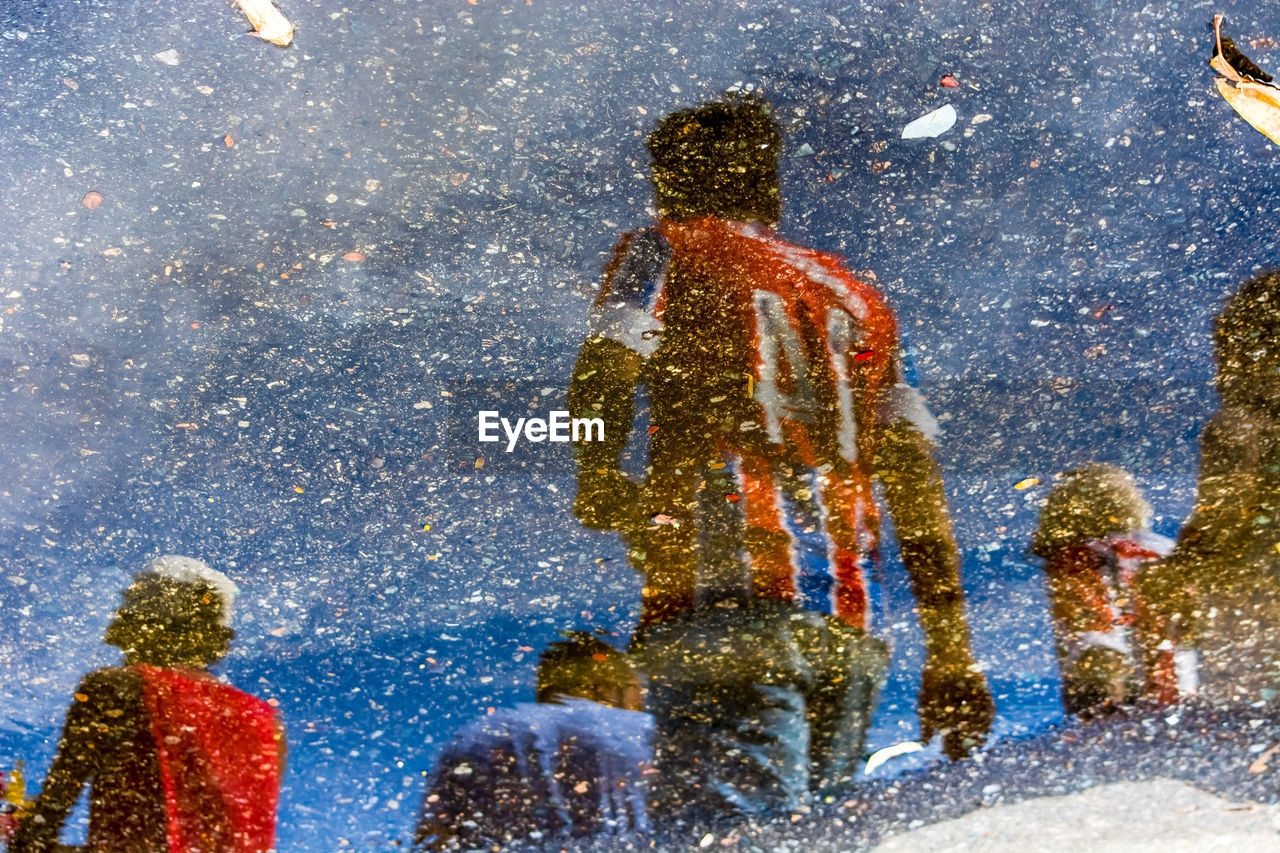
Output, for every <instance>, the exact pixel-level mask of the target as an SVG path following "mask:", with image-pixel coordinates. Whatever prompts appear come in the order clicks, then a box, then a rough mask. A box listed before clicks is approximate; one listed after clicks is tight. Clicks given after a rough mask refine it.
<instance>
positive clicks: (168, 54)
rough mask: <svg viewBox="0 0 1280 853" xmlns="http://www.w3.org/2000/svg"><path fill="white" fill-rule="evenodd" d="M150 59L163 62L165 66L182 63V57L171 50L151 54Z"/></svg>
mask: <svg viewBox="0 0 1280 853" xmlns="http://www.w3.org/2000/svg"><path fill="white" fill-rule="evenodd" d="M151 58H152V59H155V60H157V61H159V62H163V63H164V64H165V65H177V64H178V63H179V62H181V61H182V55H181V54H180V53H178V52H177V51H176V50H174V49H173V48H169V49H168V50H162V51H160V52H158V53H153V54H151Z"/></svg>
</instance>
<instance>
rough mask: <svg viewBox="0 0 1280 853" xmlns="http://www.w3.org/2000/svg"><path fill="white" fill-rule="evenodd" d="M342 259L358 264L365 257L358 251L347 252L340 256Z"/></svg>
mask: <svg viewBox="0 0 1280 853" xmlns="http://www.w3.org/2000/svg"><path fill="white" fill-rule="evenodd" d="M342 259H343V260H344V261H350V262H351V263H353V264H358V263H360V262H361V261H364V260H367V258H366V257H365V256H364V255H362V254H360V253H359V252H347V253H346V254H345V255H343V256H342Z"/></svg>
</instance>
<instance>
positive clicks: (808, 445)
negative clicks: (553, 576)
mask: <svg viewBox="0 0 1280 853" xmlns="http://www.w3.org/2000/svg"><path fill="white" fill-rule="evenodd" d="M780 145H781V136H780V134H779V131H778V128H777V125H776V124H775V122H774V120H773V119H772V117H771V116H770V114H769V107H768V105H767V104H766V103H764V102H763V101H762V100H760V99H758V98H746V97H739V98H735V99H733V100H726V101H724V102H716V103H710V104H705V105H703V106H700V107H696V108H693V109H689V110H685V111H682V112H678V113H675V114H673V115H671V116H668V117H667V118H666V119H664V120H663V121H662V122H660V123H659V125H658V127H657V129H656V130H655V131H654V132H653V133H652V134H651V135H650V137H649V139H648V147H649V151H650V153H651V155H652V156H653V180H654V185H655V188H656V190H657V202H658V209H659V214H660V216H659V219H658V221H657V223H656V224H654V225H652V226H650V227H647V228H643V229H640V230H638V231H635V232H632V233H630V234H628V235H627V236H626V237H624V238H623V240H622V241H621V243H619V245H618V247H617V249H616V250H615V252H614V255H613V259H612V261H611V262H610V264H609V266H608V268H607V269H606V273H605V281H604V284H603V287H602V288H601V292H600V296H599V298H598V299H597V301H596V305H595V309H594V311H593V315H592V320H591V323H592V336H591V338H590V339H589V340H588V341H587V343H586V344H585V345H584V346H583V349H582V352H581V354H580V356H579V359H578V362H577V365H576V366H575V369H574V380H573V384H572V387H571V389H570V399H569V404H570V408H571V410H572V414H573V415H574V416H575V417H579V416H588V417H602V418H604V420H605V425H606V426H605V440H604V441H603V442H593V443H582V444H580V445H579V447H578V459H579V466H580V467H579V489H578V498H577V502H576V504H575V511H576V513H577V514H578V516H579V517H580V518H581V519H582V521H583V523H584V524H586V525H588V526H590V527H594V528H597V529H602V530H617V531H619V532H620V533H621V534H622V536H623V538H624V540H625V541H626V544H627V546H628V551H629V555H630V559H631V562H632V565H633V566H635V567H636V568H637V569H638V570H639V571H641V572H642V573H643V575H644V578H645V586H644V591H643V608H642V613H641V620H640V627H639V630H638V634H637V642H636V646H637V650H638V651H640V652H641V653H642V656H643V658H644V660H645V665H646V668H647V670H648V672H649V676H650V690H651V697H650V709H651V710H652V711H653V712H654V714H655V718H656V726H657V730H656V735H655V739H656V741H657V755H656V761H657V764H658V766H659V768H660V769H661V770H662V771H663V776H662V779H661V785H662V786H664V787H665V789H666V794H665V797H663V796H660V797H659V800H660V804H659V807H660V808H662V806H663V805H664V804H663V803H662V802H661V801H662V800H663V799H665V800H666V801H667V804H669V805H673V806H681V805H684V806H694V805H699V807H700V808H709V809H711V810H713V811H715V810H718V811H721V812H723V811H724V810H726V809H727V810H740V811H755V810H758V809H762V808H769V807H778V806H782V807H786V806H790V805H793V804H795V803H796V802H797V801H798V800H799V799H800V798H801V797H802V796H803V795H804V794H805V793H806V792H807V790H820V789H823V788H825V787H827V786H828V785H832V784H838V783H840V782H841V781H847V780H848V778H849V777H850V775H851V774H852V772H853V770H854V767H855V765H856V762H857V761H859V760H860V759H861V757H862V756H861V752H862V744H863V735H864V733H865V730H866V726H867V722H868V717H869V714H870V711H871V708H872V706H873V703H874V696H875V692H876V690H877V689H878V686H879V683H880V680H881V675H882V672H883V667H884V658H885V654H884V651H883V646H882V645H881V644H879V643H878V642H877V641H875V640H872V639H870V638H868V637H866V636H865V635H864V633H863V630H864V629H865V627H866V610H867V597H866V586H865V572H866V570H867V568H868V567H869V566H870V564H871V563H872V562H873V561H874V560H875V558H876V548H877V535H878V527H879V524H878V516H877V510H876V505H875V502H874V500H873V496H872V484H871V481H872V477H876V478H878V479H879V480H880V481H881V483H882V485H883V488H884V495H885V499H886V502H887V504H888V506H889V510H890V512H891V513H892V515H893V518H894V521H895V524H896V527H897V531H898V538H899V541H900V544H901V550H902V553H903V560H904V563H905V564H906V568H907V571H908V572H909V573H910V575H911V579H912V585H913V590H914V593H915V596H916V599H917V602H918V604H919V611H920V615H921V621H922V622H923V625H924V630H925V638H926V646H927V660H926V664H925V671H924V677H923V684H922V687H921V691H920V717H921V724H922V731H923V735H924V737H925V738H929V737H931V735H932V733H933V732H935V731H938V732H945V733H946V748H947V752H948V754H949V755H951V756H952V757H959V756H961V755H963V754H964V753H965V752H966V750H967V749H968V748H969V747H971V746H973V745H974V744H975V743H977V742H978V741H980V740H981V738H982V736H983V735H984V734H985V732H986V731H987V729H988V728H989V725H990V720H991V716H992V713H993V712H992V705H991V698H990V694H989V693H988V691H987V687H986V684H985V681H984V679H983V677H982V676H981V674H979V673H978V672H977V671H976V670H975V669H974V667H973V658H972V655H971V652H970V650H969V638H968V629H967V626H966V624H965V620H964V613H963V592H962V590H961V586H960V577H959V557H958V553H957V549H956V545H955V541H954V539H953V537H952V533H951V525H950V522H949V520H948V517H947V510H946V497H945V494H944V491H943V487H942V482H941V479H940V478H939V475H938V470H937V466H936V464H935V463H934V461H933V459H932V456H931V452H930V441H929V436H930V434H931V431H932V428H933V426H934V424H933V421H932V418H931V417H930V416H929V414H928V412H927V411H926V410H925V408H924V406H923V403H922V401H921V400H920V398H919V396H918V395H917V394H916V392H915V391H914V390H913V389H912V388H910V387H909V386H908V385H906V384H903V383H902V381H901V373H900V366H899V362H898V342H897V325H896V320H895V318H894V315H893V313H892V311H891V310H890V309H889V307H888V306H887V305H886V304H885V302H884V299H883V297H882V296H881V295H880V294H879V293H878V292H877V291H876V290H875V289H874V288H873V287H872V286H870V285H868V284H866V283H864V282H861V281H858V280H857V279H855V278H853V277H852V276H851V275H850V274H849V273H848V272H847V271H846V270H845V268H844V266H843V264H842V262H841V261H840V259H838V258H836V257H835V256H832V255H827V254H823V253H820V252H815V251H812V250H809V249H805V248H802V247H800V246H796V245H793V244H790V243H786V242H784V241H782V240H781V239H779V238H778V237H777V236H776V235H775V234H774V233H773V231H772V226H773V225H774V224H776V223H777V221H778V217H779V211H780V198H779V194H778V176H777V169H778V151H779V148H780ZM640 385H643V386H644V387H645V389H646V391H647V394H648V399H649V406H650V420H651V423H652V426H651V427H650V430H649V432H650V436H649V451H648V460H647V462H648V467H647V469H646V471H647V477H646V479H645V481H644V483H643V484H638V483H636V482H635V481H634V480H632V479H630V478H629V477H628V476H627V475H626V474H625V473H623V471H622V469H621V462H620V457H621V455H622V451H623V449H624V447H625V446H626V444H627V442H628V435H629V433H630V430H631V426H632V419H633V413H634V396H635V391H636V388H637V387H638V386H640ZM677 768H678V769H679V772H676V770H677Z"/></svg>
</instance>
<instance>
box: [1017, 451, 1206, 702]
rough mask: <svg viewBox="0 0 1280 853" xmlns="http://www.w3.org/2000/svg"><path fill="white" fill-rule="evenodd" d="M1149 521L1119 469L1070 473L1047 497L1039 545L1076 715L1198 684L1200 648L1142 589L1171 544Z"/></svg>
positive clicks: (1066, 696)
mask: <svg viewBox="0 0 1280 853" xmlns="http://www.w3.org/2000/svg"><path fill="white" fill-rule="evenodd" d="M1150 527H1151V507H1150V506H1149V505H1148V504H1147V502H1146V500H1145V499H1144V498H1143V497H1142V493H1141V492H1140V491H1139V489H1138V486H1137V484H1136V483H1135V482H1134V481H1133V478H1132V477H1130V476H1129V474H1128V473H1127V472H1125V471H1123V470H1122V469H1120V468H1117V467H1115V466H1113V465H1102V464H1096V463H1095V464H1091V465H1086V466H1084V467H1082V468H1079V469H1077V470H1075V471H1069V472H1067V473H1066V474H1064V475H1063V479H1062V481H1061V482H1060V483H1059V484H1058V485H1057V486H1055V487H1054V489H1053V491H1052V492H1050V493H1049V498H1048V501H1047V502H1046V503H1045V508H1044V511H1043V512H1042V513H1041V514H1040V525H1039V528H1038V529H1037V530H1036V535H1035V539H1034V542H1033V543H1032V549H1031V550H1032V553H1034V554H1035V555H1036V556H1038V557H1041V558H1042V559H1044V561H1045V565H1044V572H1045V576H1046V578H1047V579H1048V581H1049V600H1050V608H1051V610H1052V613H1053V625H1054V633H1055V635H1056V638H1057V648H1058V664H1059V667H1060V668H1061V671H1062V702H1063V705H1064V706H1065V708H1066V711H1067V713H1068V714H1080V713H1091V714H1092V713H1099V712H1101V711H1104V710H1106V709H1108V708H1110V707H1114V706H1115V705H1119V704H1124V703H1132V702H1134V701H1136V700H1138V699H1139V698H1141V699H1146V700H1150V701H1156V702H1172V701H1175V700H1176V699H1178V698H1179V696H1182V695H1185V694H1186V693H1189V692H1191V691H1193V690H1194V689H1195V683H1196V672H1195V669H1196V667H1195V652H1194V651H1193V650H1191V649H1187V648H1179V647H1178V646H1177V645H1175V642H1174V641H1175V639H1176V638H1175V636H1174V634H1173V630H1172V626H1171V625H1170V624H1169V620H1168V619H1165V618H1163V617H1161V616H1160V615H1159V614H1157V613H1156V612H1154V609H1153V608H1151V607H1149V606H1147V603H1146V602H1145V601H1143V599H1142V597H1141V596H1139V595H1138V592H1137V591H1138V589H1139V587H1140V585H1141V579H1142V576H1143V574H1144V573H1146V572H1147V571H1149V570H1150V567H1151V566H1152V565H1153V564H1154V563H1155V562H1157V561H1158V560H1160V559H1161V558H1162V557H1165V556H1167V555H1168V553H1169V552H1170V551H1171V550H1172V549H1173V542H1172V541H1171V540H1169V539H1166V538H1165V537H1163V536H1161V535H1159V534H1158V533H1154V532H1152V530H1151V529H1150Z"/></svg>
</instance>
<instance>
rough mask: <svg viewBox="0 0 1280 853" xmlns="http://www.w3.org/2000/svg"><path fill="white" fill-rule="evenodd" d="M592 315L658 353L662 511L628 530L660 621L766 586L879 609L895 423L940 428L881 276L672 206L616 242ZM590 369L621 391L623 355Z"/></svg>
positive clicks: (651, 503) (652, 385)
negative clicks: (873, 602)
mask: <svg viewBox="0 0 1280 853" xmlns="http://www.w3.org/2000/svg"><path fill="white" fill-rule="evenodd" d="M591 332H592V336H593V339H601V338H603V339H608V340H612V341H615V342H617V343H619V344H622V345H623V346H625V347H627V348H628V349H630V350H632V351H633V352H635V353H637V354H639V356H640V357H641V358H642V359H643V368H642V369H641V371H640V374H639V378H638V381H637V382H636V383H635V384H637V385H640V386H643V390H644V392H645V394H646V395H647V399H648V415H649V423H650V426H649V430H648V431H649V442H648V448H647V458H646V459H645V462H646V463H647V464H646V466H645V471H646V479H645V482H644V484H643V487H642V490H641V495H642V497H641V500H643V501H645V502H646V503H647V507H646V509H647V511H648V517H649V518H650V519H651V521H652V523H651V524H649V525H648V526H647V527H645V528H644V529H643V530H639V531H634V532H631V533H629V534H628V545H629V548H630V552H631V559H632V562H633V564H635V565H636V567H637V568H638V569H641V570H642V571H644V572H645V574H646V590H645V602H646V607H645V612H644V613H643V614H642V617H641V620H642V624H643V623H645V622H652V621H657V620H661V619H664V618H668V617H669V616H670V615H672V614H673V613H674V612H678V611H679V610H681V609H684V608H687V607H693V606H698V605H702V604H706V603H709V602H712V601H715V600H718V599H723V598H734V597H743V596H750V595H754V596H758V597H766V598H781V599H787V600H794V601H797V602H798V603H801V604H802V605H803V606H805V607H806V608H807V609H812V610H820V611H823V612H828V613H834V614H837V615H838V616H840V617H841V618H843V619H844V620H846V621H848V622H850V623H852V624H854V625H857V626H859V627H865V626H866V617H867V589H866V571H867V569H868V568H869V566H870V565H871V563H872V562H873V561H874V560H875V559H876V553H877V541H878V530H879V523H878V516H877V511H876V507H875V503H874V500H873V497H872V489H871V457H872V454H873V451H874V446H875V440H876V431H877V427H878V426H880V425H882V424H884V423H886V422H889V423H892V422H896V421H898V420H900V419H907V420H909V421H911V422H913V423H914V424H916V425H917V426H919V427H920V428H921V430H922V431H924V432H925V433H926V434H928V435H930V436H931V435H932V432H933V430H934V429H935V428H936V425H935V424H934V423H933V421H932V418H931V417H930V416H929V414H928V412H927V410H926V409H925V408H924V405H923V402H922V401H921V399H920V397H919V395H918V393H916V391H915V389H913V388H911V387H910V386H908V385H906V384H905V383H902V382H901V381H900V375H901V370H900V367H899V362H898V340H897V325H896V320H895V318H894V315H893V312H892V311H891V310H890V309H889V307H888V305H887V304H886V303H885V300H884V298H883V297H882V296H881V295H880V293H879V292H878V291H877V290H876V289H875V288H874V287H873V286H872V285H870V284H868V283H866V282H864V281H860V280H859V279H857V278H855V277H854V276H853V275H851V274H850V273H849V271H848V270H847V269H845V267H844V265H843V262H842V261H841V260H840V259H839V258H838V257H836V256H834V255H830V254H825V253H822V252H816V251H812V250H809V249H805V248H802V247H800V246H796V245H794V244H791V243H788V242H785V241H783V240H781V239H779V238H778V237H777V236H776V235H775V234H774V233H773V232H772V231H771V230H770V229H768V228H766V227H764V226H761V225H757V224H743V223H737V222H729V221H725V220H722V219H717V218H714V217H707V218H702V219H696V220H685V221H680V222H675V221H668V220H660V221H659V222H658V223H657V224H656V225H655V226H652V227H649V228H645V229H642V230H639V231H636V232H632V233H631V234H628V235H627V236H625V237H624V238H623V240H622V241H621V242H620V243H619V245H618V247H617V248H616V249H615V251H614V255H613V258H612V261H611V262H610V264H609V265H608V267H607V269H606V275H605V281H604V284H603V287H602V289H601V292H600V295H599V298H598V300H597V301H596V305H595V308H594V310H593V313H592V318H591ZM630 381H631V380H630V379H628V382H630ZM574 383H575V393H577V394H578V395H579V396H583V397H585V398H587V399H590V398H592V396H593V393H595V390H594V389H599V393H600V394H601V395H603V394H606V393H619V391H618V389H617V384H618V377H615V376H611V375H610V369H609V365H608V364H603V365H600V366H598V367H597V368H596V369H594V370H592V371H590V373H589V375H588V374H585V373H584V374H580V375H577V376H575V379H574ZM635 390H636V389H635V388H626V389H623V391H622V392H621V393H633V392H634V391H635ZM605 428H606V431H608V430H622V431H624V432H626V431H629V430H630V429H631V428H632V424H630V423H626V424H613V423H606V427H605Z"/></svg>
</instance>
